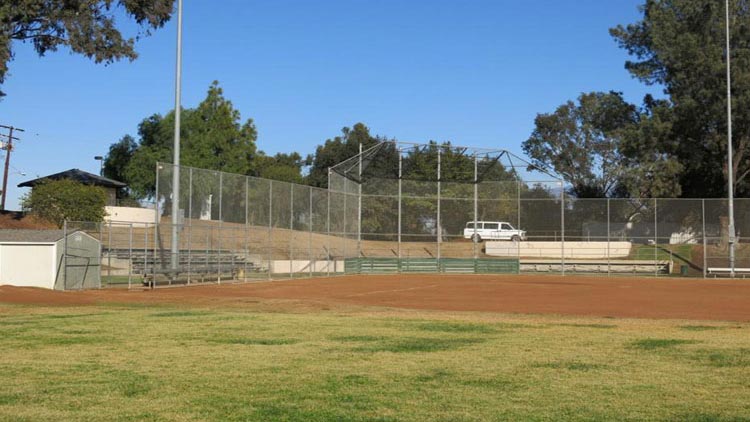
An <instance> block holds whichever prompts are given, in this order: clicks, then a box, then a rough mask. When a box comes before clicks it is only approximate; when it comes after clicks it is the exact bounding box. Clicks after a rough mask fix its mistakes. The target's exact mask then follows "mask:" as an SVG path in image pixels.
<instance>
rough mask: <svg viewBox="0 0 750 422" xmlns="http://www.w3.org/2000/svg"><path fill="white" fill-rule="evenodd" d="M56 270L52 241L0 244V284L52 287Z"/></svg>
mask: <svg viewBox="0 0 750 422" xmlns="http://www.w3.org/2000/svg"><path fill="white" fill-rule="evenodd" d="M56 270H57V263H56V262H55V245H54V244H53V243H46V244H33V243H18V244H13V243H5V244H0V284H8V285H13V286H25V287H43V288H46V289H53V288H54V286H55V274H56V272H57V271H56Z"/></svg>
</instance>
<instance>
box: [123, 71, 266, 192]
mask: <svg viewBox="0 0 750 422" xmlns="http://www.w3.org/2000/svg"><path fill="white" fill-rule="evenodd" d="M181 119H182V125H181V150H180V153H181V156H180V162H181V164H182V165H185V166H191V167H198V168H202V169H209V170H221V171H225V172H228V173H237V174H252V172H253V161H254V159H255V158H256V157H257V155H258V152H257V149H256V140H257V138H258V132H257V130H256V128H255V124H254V123H253V121H252V119H248V120H246V121H245V122H244V123H242V122H241V116H240V112H239V111H238V110H236V109H235V108H234V107H233V105H232V103H231V102H230V101H229V100H227V99H226V98H224V95H223V91H222V89H221V88H220V87H219V84H218V82H214V83H212V84H211V86H210V87H209V89H208V94H207V96H206V98H205V99H204V100H203V101H202V102H201V103H200V104H199V105H198V107H196V108H193V109H184V110H183V111H182V115H181ZM138 135H139V137H140V141H139V143H138V146H137V148H136V150H135V152H134V153H133V154H132V156H131V157H130V160H129V162H128V163H127V164H126V165H125V171H124V175H125V177H124V181H125V182H127V183H128V185H129V187H130V191H131V193H132V194H133V195H134V196H135V197H137V198H139V199H144V198H153V197H154V194H155V188H156V179H155V169H156V162H158V161H160V162H171V161H172V144H173V139H174V112H170V113H169V114H167V115H166V116H163V117H162V116H161V115H158V114H155V115H152V116H151V117H149V118H147V119H145V120H143V121H142V122H141V124H140V125H139V127H138ZM115 149H116V150H119V149H118V148H115ZM108 159H109V157H108ZM120 165H122V163H119V162H118V163H113V164H112V168H117V167H118V166H120ZM163 182H165V183H171V181H169V180H163Z"/></svg>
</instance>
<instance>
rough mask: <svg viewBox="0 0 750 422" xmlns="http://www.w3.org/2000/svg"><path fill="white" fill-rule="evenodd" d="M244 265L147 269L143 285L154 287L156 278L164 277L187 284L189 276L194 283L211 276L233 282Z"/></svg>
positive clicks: (167, 279)
mask: <svg viewBox="0 0 750 422" xmlns="http://www.w3.org/2000/svg"><path fill="white" fill-rule="evenodd" d="M244 267H245V265H193V266H190V267H185V266H181V267H177V268H168V267H165V268H149V271H148V272H147V273H144V274H143V285H144V286H146V287H155V285H156V278H157V276H160V275H161V276H164V278H165V279H166V281H169V282H172V281H184V282H187V281H188V280H189V278H190V276H196V279H197V280H196V281H198V280H200V281H201V282H203V281H205V279H206V276H208V275H213V276H215V277H216V278H217V279H221V278H222V277H223V276H225V277H227V278H229V279H230V280H234V279H235V278H236V277H237V275H238V274H239V270H240V269H244Z"/></svg>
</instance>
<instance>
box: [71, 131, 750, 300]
mask: <svg viewBox="0 0 750 422" xmlns="http://www.w3.org/2000/svg"><path fill="white" fill-rule="evenodd" d="M380 148H381V149H380V150H377V151H375V153H373V152H372V151H370V152H369V153H368V151H363V153H362V154H360V155H358V156H357V157H353V158H352V159H350V160H347V161H346V162H344V163H341V164H340V165H338V166H336V167H334V168H332V169H331V171H330V172H329V188H328V189H320V188H315V187H311V186H305V185H298V184H292V183H286V182H280V181H274V180H267V179H260V178H255V177H249V176H243V175H235V174H228V173H222V172H218V171H211V170H203V169H197V168H190V167H182V168H181V171H180V184H181V186H180V198H179V212H178V213H177V215H179V216H180V217H179V219H178V221H172V218H171V216H172V207H173V203H174V202H173V199H174V198H173V197H172V186H171V184H172V172H173V171H174V167H173V166H172V165H171V164H166V163H159V164H158V165H157V178H156V180H157V188H156V189H157V192H156V218H155V221H153V222H152V223H140V224H134V223H117V222H104V223H76V222H68V223H67V225H66V230H68V231H69V232H74V231H76V230H79V231H82V232H85V233H87V234H88V235H90V236H91V237H92V238H94V239H96V240H98V241H99V242H100V249H99V254H98V256H96V257H85V259H87V260H88V262H93V261H95V260H97V259H98V262H99V264H100V265H99V266H98V267H96V268H97V269H98V271H100V275H101V286H102V287H117V286H122V287H134V286H146V287H153V286H159V285H174V284H195V283H206V282H210V283H224V282H242V281H252V280H270V279H283V278H287V279H288V278H298V277H314V276H333V275H340V274H359V273H414V272H430V273H469V274H487V273H565V274H606V275H609V274H622V275H626V274H633V275H655V276H683V277H714V276H727V275H729V274H730V266H729V234H728V220H727V216H728V204H727V201H726V200H723V199H632V198H630V199H615V198H611V199H575V198H570V197H568V196H566V195H565V193H564V191H563V189H562V184H561V183H560V181H558V180H547V181H543V179H534V178H532V177H529V172H530V171H531V170H534V169H530V165H528V163H525V162H523V161H522V160H521V159H519V158H518V157H515V156H513V155H512V154H509V153H506V152H502V151H500V152H486V151H478V150H467V149H465V148H459V147H445V146H436V145H434V144H429V145H426V146H413V145H410V146H407V147H399V146H398V145H395V146H387V147H382V146H381V147H380ZM534 180H542V181H534ZM735 215H736V229H737V240H738V243H737V244H736V246H737V247H736V260H735V268H734V269H735V275H737V276H743V277H744V276H746V275H747V274H750V244H749V243H748V242H747V237H743V236H747V234H748V233H750V199H736V200H735ZM175 234H176V236H175ZM75 255H76V252H75V251H73V250H72V249H68V250H67V252H66V253H65V256H66V257H67V258H66V259H67V262H68V264H69V265H68V269H69V270H70V271H71V272H69V274H71V275H70V276H69V277H68V278H69V281H68V282H65V284H64V285H65V287H66V288H82V287H91V286H90V285H86V284H85V283H82V282H81V283H79V282H77V281H75V280H74V279H72V278H71V277H74V276H73V275H72V274H75V272H74V270H72V268H73V267H74V265H75V262H77V261H76V260H78V261H80V260H82V259H84V258H78V257H76V256H75ZM79 255H80V253H79ZM91 268H94V267H93V266H90V267H89V269H91ZM76 286H80V287H76Z"/></svg>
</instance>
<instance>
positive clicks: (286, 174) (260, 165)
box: [251, 151, 305, 184]
mask: <svg viewBox="0 0 750 422" xmlns="http://www.w3.org/2000/svg"><path fill="white" fill-rule="evenodd" d="M304 165H305V160H303V159H302V156H301V155H300V154H299V153H297V152H292V153H289V154H285V153H278V154H276V155H274V156H268V155H266V154H264V153H263V152H262V151H259V152H258V155H257V156H256V157H255V159H254V160H253V163H252V167H253V171H252V172H251V175H253V176H257V177H262V178H264V179H272V180H280V181H282V182H291V183H298V184H301V183H303V182H304V181H305V179H304V177H303V176H302V167H303V166H304Z"/></svg>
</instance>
